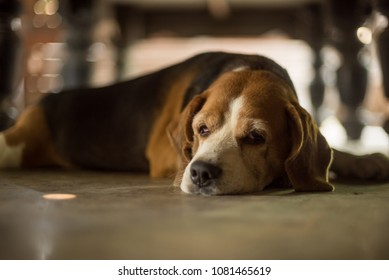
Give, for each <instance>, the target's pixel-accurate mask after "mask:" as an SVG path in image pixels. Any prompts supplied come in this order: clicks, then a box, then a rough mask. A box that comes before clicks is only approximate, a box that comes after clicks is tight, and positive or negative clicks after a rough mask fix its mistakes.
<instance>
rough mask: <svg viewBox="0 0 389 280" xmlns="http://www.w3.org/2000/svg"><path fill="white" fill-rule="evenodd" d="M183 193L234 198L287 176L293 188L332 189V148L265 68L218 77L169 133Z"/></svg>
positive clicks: (282, 84) (285, 86) (289, 92)
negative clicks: (177, 161) (233, 195)
mask: <svg viewBox="0 0 389 280" xmlns="http://www.w3.org/2000/svg"><path fill="white" fill-rule="evenodd" d="M168 131H169V134H170V138H171V139H172V142H173V143H174V145H175V147H177V149H178V151H179V154H180V169H181V172H178V174H177V177H176V180H175V184H177V185H180V187H181V189H182V190H183V191H184V192H186V193H193V194H205V195H216V194H236V193H249V192H257V191H261V190H263V189H264V188H265V187H266V186H268V185H269V184H270V183H272V182H273V181H275V180H277V179H287V180H288V181H289V182H290V184H291V185H292V187H293V188H294V189H295V190H297V191H330V190H332V189H333V187H332V185H330V184H329V183H328V169H329V165H330V163H331V159H332V151H331V149H330V148H329V146H328V144H327V142H326V140H325V139H324V137H323V136H322V135H321V134H320V132H319V130H318V128H317V126H316V124H315V122H314V121H313V120H312V118H311V117H310V115H309V114H308V113H307V112H306V111H305V110H304V109H303V108H302V107H301V106H300V105H299V104H298V101H297V98H296V97H295V95H294V91H293V89H292V88H291V86H290V85H289V84H288V83H286V82H285V81H284V80H283V79H281V78H279V77H278V76H276V75H275V74H273V73H271V72H267V71H251V70H243V71H237V72H228V73H225V74H223V75H221V76H220V77H219V78H218V79H217V80H216V81H215V82H214V83H213V84H212V85H211V86H210V87H209V88H208V89H207V90H206V91H205V92H203V93H202V94H200V95H198V96H196V97H195V98H193V99H192V101H191V102H190V103H189V104H188V105H187V106H186V107H185V109H184V110H183V112H182V113H181V116H180V119H179V121H178V123H177V125H174V127H170V128H169V129H168Z"/></svg>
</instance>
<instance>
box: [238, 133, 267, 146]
mask: <svg viewBox="0 0 389 280" xmlns="http://www.w3.org/2000/svg"><path fill="white" fill-rule="evenodd" d="M243 141H244V143H245V144H249V145H260V144H263V143H265V141H266V139H265V137H264V136H263V134H261V133H260V132H258V131H251V132H250V133H249V134H248V135H247V136H246V137H245V138H244V139H243Z"/></svg>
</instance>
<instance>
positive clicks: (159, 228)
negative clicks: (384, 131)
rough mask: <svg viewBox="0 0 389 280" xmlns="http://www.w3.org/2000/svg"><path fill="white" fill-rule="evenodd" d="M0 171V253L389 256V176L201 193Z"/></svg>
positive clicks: (141, 182) (134, 181)
mask: <svg viewBox="0 0 389 280" xmlns="http://www.w3.org/2000/svg"><path fill="white" fill-rule="evenodd" d="M0 178H1V180H0V259H389V242H388V240H389V203H388V201H389V184H381V185H375V186H347V185H340V184H337V189H336V191H335V192H333V193H315V194H296V193H294V192H293V190H289V189H273V190H268V191H266V192H264V193H261V194H255V195H244V196H222V197H203V196H191V195H186V194H183V193H181V192H180V190H178V189H175V188H173V187H171V185H170V181H153V180H150V179H148V178H147V177H145V176H142V175H131V174H126V173H97V172H89V171H62V170H34V171H33V170H31V171H25V170H24V171H2V172H0ZM49 193H68V194H74V195H76V198H74V199H71V200H62V201H59V200H48V199H45V198H43V197H42V196H43V195H44V194H49Z"/></svg>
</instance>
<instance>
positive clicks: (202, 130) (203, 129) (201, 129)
mask: <svg viewBox="0 0 389 280" xmlns="http://www.w3.org/2000/svg"><path fill="white" fill-rule="evenodd" d="M198 132H199V134H200V136H201V137H207V136H209V134H211V131H210V130H209V128H208V127H207V126H206V125H205V124H203V125H200V127H199V130H198Z"/></svg>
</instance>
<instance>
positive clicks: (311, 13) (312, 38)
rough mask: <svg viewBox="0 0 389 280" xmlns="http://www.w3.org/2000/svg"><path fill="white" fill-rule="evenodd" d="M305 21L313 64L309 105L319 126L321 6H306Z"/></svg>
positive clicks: (322, 40)
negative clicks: (310, 104)
mask: <svg viewBox="0 0 389 280" xmlns="http://www.w3.org/2000/svg"><path fill="white" fill-rule="evenodd" d="M305 15H307V16H306V17H305V18H306V21H304V25H305V26H306V27H305V28H306V31H305V32H306V38H305V39H306V41H307V42H308V44H309V45H310V47H311V48H312V52H313V63H312V68H313V71H314V76H313V79H312V81H311V84H310V87H309V90H310V96H311V103H312V106H313V115H314V118H315V120H316V121H317V122H318V123H319V124H320V122H321V121H322V120H321V118H320V116H319V109H320V107H321V105H322V104H323V100H324V91H325V85H324V81H323V78H322V75H321V68H322V66H323V60H322V57H321V50H322V48H323V46H324V18H323V6H322V5H321V4H319V3H317V4H312V5H309V6H307V8H306V13H305Z"/></svg>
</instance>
